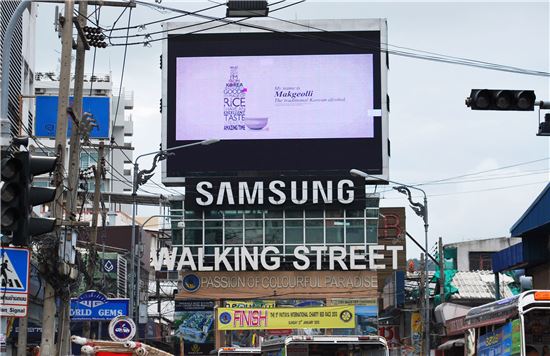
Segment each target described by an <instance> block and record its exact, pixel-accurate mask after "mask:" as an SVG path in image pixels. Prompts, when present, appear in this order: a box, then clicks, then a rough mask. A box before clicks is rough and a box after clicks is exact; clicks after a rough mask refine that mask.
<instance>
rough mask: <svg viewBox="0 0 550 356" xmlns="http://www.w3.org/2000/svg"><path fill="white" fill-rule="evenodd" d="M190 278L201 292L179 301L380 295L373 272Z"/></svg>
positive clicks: (261, 273)
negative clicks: (198, 283)
mask: <svg viewBox="0 0 550 356" xmlns="http://www.w3.org/2000/svg"><path fill="white" fill-rule="evenodd" d="M189 274H192V275H194V276H195V277H196V279H197V280H200V288H199V289H197V290H195V291H193V292H191V291H188V288H187V287H186V286H184V287H183V289H181V290H180V291H179V293H178V295H177V296H176V299H184V298H207V299H239V298H243V299H254V298H259V299H261V298H271V296H274V297H275V296H276V295H280V296H284V297H285V298H287V299H288V298H308V299H311V298H315V297H319V298H328V297H337V298H338V297H340V298H341V297H343V296H346V295H347V296H353V297H356V298H359V297H365V298H375V297H376V295H377V292H376V290H377V278H376V272H372V271H280V272H269V271H258V272H253V271H247V272H238V273H235V272H196V273H188V274H186V275H184V277H183V278H184V279H185V278H186V276H188V275H189ZM275 291H276V293H275ZM271 299H273V298H271ZM277 299H280V298H277Z"/></svg>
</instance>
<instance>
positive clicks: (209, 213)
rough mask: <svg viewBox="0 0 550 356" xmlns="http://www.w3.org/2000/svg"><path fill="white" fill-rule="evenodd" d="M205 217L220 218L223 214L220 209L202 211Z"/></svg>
mask: <svg viewBox="0 0 550 356" xmlns="http://www.w3.org/2000/svg"><path fill="white" fill-rule="evenodd" d="M204 218H205V219H222V218H223V214H222V212H221V211H220V210H207V211H205V212H204Z"/></svg>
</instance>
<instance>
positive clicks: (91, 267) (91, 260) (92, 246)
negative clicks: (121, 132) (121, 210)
mask: <svg viewBox="0 0 550 356" xmlns="http://www.w3.org/2000/svg"><path fill="white" fill-rule="evenodd" d="M104 152H105V149H104V147H103V141H101V142H100V143H99V157H98V160H97V162H98V164H97V167H95V169H94V178H95V179H94V183H95V186H94V203H93V207H92V209H93V212H92V230H91V232H90V240H89V241H88V246H89V249H88V265H87V266H86V267H87V268H86V270H87V273H88V276H89V278H90V279H89V280H88V283H86V289H87V290H89V289H92V288H93V284H94V274H95V267H96V258H95V257H96V254H97V248H96V244H97V218H98V215H99V198H100V196H101V178H102V176H103V155H104ZM90 326H91V322H89V321H87V322H85V323H84V330H83V334H84V337H85V338H89V337H90Z"/></svg>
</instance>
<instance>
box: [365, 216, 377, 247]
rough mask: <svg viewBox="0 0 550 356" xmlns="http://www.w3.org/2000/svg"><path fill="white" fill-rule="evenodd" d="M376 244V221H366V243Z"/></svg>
mask: <svg viewBox="0 0 550 356" xmlns="http://www.w3.org/2000/svg"><path fill="white" fill-rule="evenodd" d="M377 242H378V220H367V243H377Z"/></svg>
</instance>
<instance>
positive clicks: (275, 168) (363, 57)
mask: <svg viewBox="0 0 550 356" xmlns="http://www.w3.org/2000/svg"><path fill="white" fill-rule="evenodd" d="M262 24H263V25H262V26H264V27H268V28H274V29H277V28H279V29H280V25H275V23H273V24H271V23H269V22H267V21H263V22H262ZM346 24H349V25H350V27H352V28H353V30H346V29H345V27H346ZM167 25H168V26H167V28H170V26H175V25H171V24H167ZM272 25H273V27H272ZM334 25H335V24H334V23H331V22H325V23H324V24H323V26H325V27H324V28H329V29H330V27H331V26H334ZM317 27H319V26H317ZM338 27H339V28H340V30H338V31H327V32H299V31H296V32H289V31H276V32H275V33H274V32H242V31H241V32H235V29H233V32H217V33H211V32H204V33H195V34H178V33H177V32H176V33H175V34H171V35H169V36H168V41H167V45H165V49H164V56H163V60H164V63H163V64H164V65H163V71H164V72H163V74H164V75H163V78H164V83H163V84H164V88H163V103H164V105H165V110H163V140H164V142H163V147H166V148H172V147H177V146H181V145H185V144H188V143H193V142H197V141H200V140H206V139H212V138H215V139H220V140H221V142H219V143H216V144H213V145H210V146H195V147H190V148H185V149H182V150H177V151H175V155H173V156H171V157H169V158H168V159H167V160H166V161H165V162H164V163H163V182H164V183H165V184H181V183H183V180H184V177H191V176H236V175H240V176H242V175H243V174H244V175H246V174H247V173H250V175H263V176H270V175H278V174H281V173H283V174H289V175H290V174H292V175H296V174H298V175H312V174H315V175H317V174H321V175H334V174H343V173H345V174H346V175H347V174H348V172H349V169H351V168H358V169H362V170H364V171H367V172H369V173H371V174H373V175H378V176H381V177H386V176H387V158H388V145H387V109H386V94H385V90H386V84H385V81H386V70H387V67H386V57H385V56H386V54H385V53H382V52H380V50H379V48H380V43H384V42H381V41H382V40H383V38H385V21H384V20H357V21H343V22H339V24H338ZM228 31H231V30H230V29H228ZM170 33H172V32H170Z"/></svg>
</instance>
